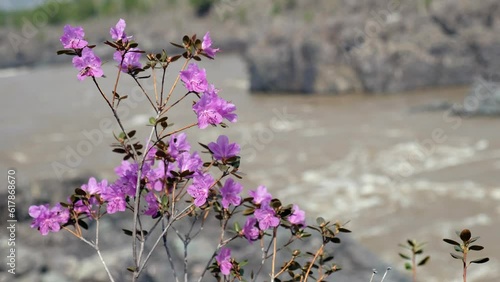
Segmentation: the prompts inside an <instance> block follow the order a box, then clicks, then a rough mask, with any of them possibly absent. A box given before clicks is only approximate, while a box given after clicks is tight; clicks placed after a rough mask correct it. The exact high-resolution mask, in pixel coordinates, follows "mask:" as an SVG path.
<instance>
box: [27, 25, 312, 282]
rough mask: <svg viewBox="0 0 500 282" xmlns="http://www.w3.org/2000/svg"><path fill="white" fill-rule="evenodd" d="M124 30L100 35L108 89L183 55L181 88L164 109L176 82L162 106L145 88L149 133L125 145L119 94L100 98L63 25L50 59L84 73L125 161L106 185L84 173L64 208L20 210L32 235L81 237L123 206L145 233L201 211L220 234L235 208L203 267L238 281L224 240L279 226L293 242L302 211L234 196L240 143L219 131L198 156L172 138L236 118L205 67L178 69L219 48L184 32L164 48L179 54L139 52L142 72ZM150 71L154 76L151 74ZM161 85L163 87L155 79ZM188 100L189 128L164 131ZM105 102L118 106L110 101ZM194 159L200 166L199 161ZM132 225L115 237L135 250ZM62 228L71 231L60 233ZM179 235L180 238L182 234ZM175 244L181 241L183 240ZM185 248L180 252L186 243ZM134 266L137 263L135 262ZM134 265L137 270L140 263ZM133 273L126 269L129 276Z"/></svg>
mask: <svg viewBox="0 0 500 282" xmlns="http://www.w3.org/2000/svg"><path fill="white" fill-rule="evenodd" d="M125 30H126V22H125V20H123V19H120V20H119V21H118V22H117V24H116V25H115V26H114V27H111V29H110V36H111V38H112V41H106V42H105V44H106V45H109V46H111V47H112V48H114V49H115V51H114V54H113V59H114V60H115V61H116V62H117V63H118V65H117V83H116V85H117V84H118V80H119V78H120V74H121V73H122V72H124V73H127V74H129V75H130V76H132V77H133V78H134V79H135V81H136V82H137V83H138V84H139V85H140V81H139V80H138V78H139V77H137V76H136V74H137V73H138V72H140V71H145V70H147V69H148V68H153V69H154V68H155V66H156V63H161V64H160V66H161V67H162V69H163V72H164V73H163V75H165V71H166V68H167V67H168V65H169V64H170V63H172V62H175V61H176V60H178V59H179V58H181V57H184V58H186V59H187V61H186V64H185V65H184V66H187V68H186V69H182V70H180V72H179V74H178V79H180V81H182V83H183V84H184V87H185V88H186V90H187V93H186V94H185V95H184V96H183V97H182V98H180V99H179V100H177V101H176V102H173V103H172V105H167V104H169V103H168V102H169V99H170V97H171V94H172V91H173V90H174V88H175V86H176V85H177V81H178V80H176V82H175V83H174V86H173V87H172V91H171V92H170V93H169V94H168V97H167V98H166V99H165V100H163V88H162V89H161V92H159V91H157V88H156V87H155V95H154V96H155V99H156V101H155V102H156V103H154V102H153V101H152V99H149V102H151V105H152V107H153V108H154V110H155V112H156V114H157V117H156V118H154V117H153V118H151V119H150V125H151V126H152V127H153V128H152V130H151V134H150V137H149V138H148V139H147V141H146V143H145V144H146V145H145V146H143V145H142V144H141V143H140V142H135V141H133V140H134V139H133V135H135V132H136V131H135V130H133V131H130V132H129V133H125V129H124V128H123V125H122V124H121V122H120V119H119V118H118V117H117V116H116V115H117V111H116V109H117V108H118V106H119V101H120V100H121V99H123V98H124V97H120V96H119V95H118V94H117V93H115V92H116V86H115V90H114V91H113V92H111V93H112V95H113V97H112V100H111V99H107V97H106V94H105V92H104V91H102V90H101V88H100V87H99V85H98V82H97V80H95V78H96V77H103V76H104V73H103V70H102V68H101V59H100V58H99V57H98V56H97V55H96V54H95V53H94V51H93V48H94V47H95V46H93V45H89V43H88V42H87V41H86V40H85V39H84V36H85V33H84V30H83V28H82V27H72V26H70V25H67V26H65V27H64V32H63V35H62V36H61V38H60V41H61V43H62V45H63V47H64V48H66V49H65V50H62V51H59V53H60V54H68V55H72V56H74V57H73V60H72V62H73V66H74V67H75V68H77V69H78V75H77V78H78V80H84V79H85V78H86V77H91V78H92V79H93V81H94V82H95V84H96V86H97V87H98V90H99V91H100V94H101V95H102V96H103V98H104V99H105V100H106V102H108V105H109V106H110V108H111V109H112V111H113V114H114V115H115V117H116V118H117V122H118V124H119V126H120V128H121V130H122V133H121V134H120V135H119V136H118V137H117V136H115V138H116V140H117V142H118V143H115V144H113V145H112V146H113V147H114V149H113V151H114V152H116V153H120V154H125V156H124V158H123V160H122V161H121V163H120V164H119V165H118V166H117V167H116V168H115V169H114V171H115V174H116V179H115V180H114V181H108V180H106V179H103V180H101V181H97V180H96V179H95V178H94V177H91V178H90V179H89V180H88V182H87V183H85V184H83V185H81V187H79V188H76V189H75V193H74V194H72V195H71V196H69V197H68V199H67V202H66V203H60V204H57V205H55V206H54V207H50V206H49V205H33V206H31V207H30V208H29V214H30V216H31V217H32V218H33V221H32V224H31V227H32V228H36V229H38V230H39V232H40V233H41V234H42V235H47V234H48V233H49V232H58V231H59V230H61V228H64V229H66V230H68V231H69V232H71V233H72V234H73V235H75V236H77V237H79V238H80V239H83V233H82V232H81V228H83V229H85V227H86V223H85V220H96V222H97V223H99V220H100V218H101V217H103V216H104V215H111V214H115V213H118V212H125V211H127V210H128V211H131V212H133V213H134V215H138V216H139V217H141V216H147V217H151V218H153V219H156V220H158V221H157V222H156V224H155V225H154V226H153V227H152V229H154V228H155V227H156V226H158V225H161V224H158V223H159V222H160V221H159V220H162V222H168V225H167V227H162V228H166V229H168V228H170V226H171V224H173V223H175V222H176V221H177V220H180V219H182V218H184V217H186V216H190V217H191V216H192V217H193V218H194V220H197V219H198V218H203V220H205V219H206V217H207V216H208V215H209V214H210V213H216V216H215V218H216V219H218V220H220V221H221V223H222V222H224V223H222V224H221V226H224V227H223V228H224V229H225V228H226V226H227V223H228V221H229V219H230V218H231V217H232V216H233V215H236V214H237V213H240V212H241V209H242V208H246V210H245V212H244V213H243V214H244V215H245V216H246V219H245V224H244V227H243V228H240V227H238V228H236V227H235V231H236V232H234V233H233V234H234V236H233V238H231V239H228V240H224V238H222V237H224V236H221V241H220V242H219V245H218V247H217V250H216V252H214V254H213V256H212V257H211V261H212V260H213V259H214V258H215V261H214V262H213V264H212V269H215V270H216V271H215V272H214V273H215V275H216V276H218V275H219V274H222V275H226V276H227V275H235V277H239V275H242V273H243V272H242V270H240V266H241V264H239V263H237V262H236V260H235V259H234V258H232V257H231V249H230V248H229V247H226V244H228V243H229V242H230V241H231V240H233V239H241V240H243V241H248V242H249V243H253V242H254V241H256V240H259V239H261V240H264V239H265V235H269V233H268V232H269V230H274V233H275V231H276V230H277V228H278V227H280V225H281V226H284V227H287V228H289V229H290V230H291V231H292V232H291V233H292V235H294V236H295V235H296V234H300V232H302V231H303V229H304V228H305V226H306V225H305V213H304V211H302V210H300V209H299V207H298V206H297V205H293V206H292V205H289V206H282V205H281V202H280V201H279V200H278V199H273V197H272V195H271V194H270V193H269V192H268V191H267V188H266V187H265V186H262V185H261V186H258V187H257V188H256V189H255V190H250V191H249V192H248V194H249V196H250V197H247V198H243V197H242V193H243V191H244V187H243V186H242V184H241V183H239V182H238V180H237V179H240V178H241V176H240V175H239V174H238V169H239V165H240V163H239V160H240V156H239V154H240V151H241V147H240V145H238V144H237V143H236V142H230V141H229V138H228V137H227V136H226V135H219V136H218V138H217V139H216V140H215V141H214V142H210V143H208V145H204V144H202V143H199V144H200V145H201V146H202V147H203V148H204V149H205V150H206V151H196V150H192V146H191V144H190V143H189V142H188V139H187V134H186V133H185V132H182V131H184V130H186V129H188V128H191V127H195V126H198V128H200V129H205V128H207V127H208V126H209V125H212V126H217V125H221V127H226V125H225V124H224V123H223V121H224V120H227V121H229V122H232V123H234V122H236V121H237V115H236V113H235V111H236V107H235V105H234V104H232V103H231V102H229V101H226V100H225V99H223V98H222V97H220V96H219V90H218V89H217V88H216V87H215V86H214V85H213V84H210V83H209V82H208V80H207V74H206V70H205V69H202V68H200V67H199V66H198V65H197V64H196V63H191V64H188V62H189V60H191V59H194V60H196V61H199V60H201V57H200V55H202V56H204V57H208V58H210V59H214V58H215V55H216V53H217V52H219V49H218V48H214V47H212V39H211V37H210V33H208V32H207V33H206V34H205V36H204V37H203V40H200V39H196V35H194V36H192V37H191V38H189V37H188V36H185V37H184V38H183V45H180V44H174V43H173V45H174V46H177V47H179V48H183V49H184V53H183V54H182V55H176V56H172V57H168V56H167V55H166V53H165V51H164V52H163V53H161V54H148V55H147V59H148V60H149V61H148V63H146V64H145V66H144V67H143V65H142V64H141V62H140V59H141V54H142V53H144V52H143V51H142V50H140V49H139V48H138V44H137V43H135V42H134V41H132V36H128V35H127V33H126V31H125ZM152 75H155V72H154V71H153V72H152ZM146 77H147V76H146ZM140 78H145V77H140ZM161 87H164V85H163V79H162V86H161ZM141 89H142V90H143V92H144V94H145V95H146V96H147V97H148V98H150V97H149V96H148V94H147V93H146V91H145V90H144V88H142V87H141ZM108 93H109V92H108ZM189 94H192V96H194V95H196V98H197V99H196V101H193V104H192V108H191V109H192V110H193V112H194V113H195V114H196V122H195V123H192V124H191V125H188V126H185V127H182V128H181V129H177V130H174V131H172V132H168V131H167V128H168V127H169V126H170V121H169V123H167V122H166V120H167V118H168V117H167V111H168V110H169V109H170V108H171V107H173V106H175V105H177V104H178V103H179V102H180V101H181V100H182V99H184V98H185V97H187V96H188V95H189ZM151 96H152V95H151ZM116 97H117V98H116ZM115 99H117V100H118V103H116V104H115V103H114V102H115ZM110 101H111V102H110ZM160 126H161V128H160ZM134 142H135V143H134ZM143 149H144V150H143ZM203 157H207V159H209V160H208V161H206V162H204V161H203ZM137 219H138V218H135V217H134V224H135V226H134V231H130V232H127V230H124V231H126V232H125V233H126V234H128V233H130V234H128V235H135V236H136V239H137V240H139V244H144V242H145V240H146V233H148V232H150V231H145V230H143V229H144V227H143V226H142V225H143V224H144V225H145V222H144V221H139V223H136V222H137V221H138V220H137ZM237 220H238V219H237ZM96 225H97V226H98V224H96ZM72 226H73V229H70V227H72ZM193 226H194V225H193ZM141 229H142V230H141ZM73 230H74V231H73ZM177 231H178V230H177V229H176V232H177ZM224 231H225V230H224ZM165 232H166V230H165ZM163 234H165V233H163ZM223 234H224V232H223ZM96 236H97V233H96ZM179 238H181V239H182V236H179ZM185 238H190V237H189V236H185ZM191 238H194V237H191ZM298 238H300V237H298ZM245 239H246V240H245ZM186 240H187V239H186ZM83 241H84V242H86V243H87V244H89V245H91V246H92V247H94V249H96V250H97V249H98V248H97V241H98V240H97V239H96V240H95V243H94V242H91V240H86V239H83ZM159 241H160V240H158V241H157V242H159ZM185 243H186V246H187V243H188V241H186V242H185ZM93 244H95V245H93ZM142 247H143V246H142ZM134 248H135V246H134ZM153 249H154V247H153ZM137 253H140V254H141V255H142V250H141V251H140V252H134V255H135V254H137ZM148 257H149V256H148ZM134 261H137V262H140V261H144V260H143V258H142V259H141V258H140V257H139V258H137V259H135V260H134ZM146 261H147V259H146ZM103 263H104V262H103ZM140 268H141V269H142V266H141V267H140ZM137 269H138V265H136V268H135V270H134V271H138V270H137ZM108 274H109V272H108ZM138 274H139V273H134V275H136V277H138ZM110 275H111V274H110ZM111 280H113V279H111Z"/></svg>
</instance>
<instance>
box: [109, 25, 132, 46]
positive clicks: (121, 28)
mask: <svg viewBox="0 0 500 282" xmlns="http://www.w3.org/2000/svg"><path fill="white" fill-rule="evenodd" d="M126 27H127V24H126V23H125V20H124V19H120V20H118V22H117V23H116V25H115V27H112V28H111V29H110V30H109V33H110V34H111V38H113V40H115V41H118V40H122V41H123V43H126V42H128V41H129V39H131V38H132V36H129V37H127V34H126V33H125V28H126Z"/></svg>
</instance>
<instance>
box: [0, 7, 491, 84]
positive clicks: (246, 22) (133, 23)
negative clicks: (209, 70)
mask: <svg viewBox="0 0 500 282" xmlns="http://www.w3.org/2000/svg"><path fill="white" fill-rule="evenodd" d="M499 11H500V5H498V2H497V1H495V0H484V1H479V2H471V1H467V0H433V1H431V2H430V5H429V6H425V5H424V1H408V0H390V1H389V0H374V1H370V2H369V3H366V2H365V1H352V0H335V1H331V0H321V1H316V2H315V4H314V5H311V3H310V1H307V0H296V1H276V2H273V3H270V2H269V1H264V0H256V1H252V3H247V2H245V1H238V0H234V1H229V0H227V1H220V2H216V4H214V6H213V7H212V9H211V11H210V12H209V14H208V16H206V17H204V18H198V17H195V16H194V14H193V12H192V10H191V9H190V8H189V7H187V6H186V4H181V3H178V4H176V5H173V6H172V7H171V8H169V9H166V10H165V11H156V12H154V13H153V14H148V15H130V16H128V17H127V20H128V23H129V26H128V28H129V30H130V34H135V35H137V36H136V39H137V40H138V41H139V42H141V43H142V44H141V47H142V48H143V49H145V50H154V51H159V50H161V49H162V48H167V50H169V49H168V48H170V44H169V43H168V42H170V41H173V40H175V39H177V38H178V39H177V41H179V40H180V38H181V37H182V35H184V34H185V33H188V34H191V33H192V32H197V33H198V34H203V33H204V32H206V30H211V31H212V36H213V38H214V40H215V42H216V45H217V46H220V47H221V49H222V50H223V51H224V52H232V51H235V52H238V53H239V54H243V55H244V56H245V58H246V62H247V66H248V69H249V74H250V89H251V90H252V91H259V92H260V91H264V92H299V93H349V92H361V91H362V92H377V93H378V92H384V93H385V92H400V91H407V90H412V89H418V88H424V87H436V86H449V85H468V84H470V83H472V82H473V79H474V78H475V77H476V76H478V75H483V76H485V75H486V76H490V75H491V74H495V73H498V72H499V71H500V59H499V58H500V51H499V50H500V39H499V37H498V36H497V35H498V34H499V32H500V20H499V19H500V16H499V15H500V12H499ZM40 13H44V11H40ZM36 19H37V18H36V13H35V14H34V15H33V18H32V19H27V20H26V23H25V25H24V26H23V29H21V30H8V29H2V30H0V36H2V38H7V39H8V40H3V41H2V42H0V56H2V58H3V60H2V62H1V67H12V66H18V65H20V64H31V65H37V64H42V63H48V62H57V61H58V60H60V58H58V57H57V56H55V55H54V53H55V50H57V49H59V47H60V46H59V43H58V37H59V36H60V33H61V29H62V27H61V26H59V27H48V26H43V25H40V24H39V25H37V22H36ZM116 20H117V19H114V18H113V19H110V18H108V19H99V20H92V21H88V22H85V23H81V24H83V25H84V26H85V28H86V31H87V37H88V39H89V41H90V42H99V41H104V40H106V38H108V34H107V32H108V30H109V27H110V26H111V25H113V24H114V23H115V22H116ZM111 52H112V50H110V49H103V50H99V51H98V53H100V54H101V55H103V56H105V57H108V58H109V55H110V54H111Z"/></svg>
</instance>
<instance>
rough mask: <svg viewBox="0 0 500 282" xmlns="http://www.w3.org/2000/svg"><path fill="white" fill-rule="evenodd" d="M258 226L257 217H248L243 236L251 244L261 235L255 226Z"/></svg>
mask: <svg viewBox="0 0 500 282" xmlns="http://www.w3.org/2000/svg"><path fill="white" fill-rule="evenodd" d="M256 224H257V219H256V218H255V217H253V216H252V217H247V221H246V222H245V226H244V227H243V235H244V236H245V238H247V240H248V242H249V243H252V242H253V241H255V240H257V239H258V238H259V235H260V230H259V228H257V226H255V225H256Z"/></svg>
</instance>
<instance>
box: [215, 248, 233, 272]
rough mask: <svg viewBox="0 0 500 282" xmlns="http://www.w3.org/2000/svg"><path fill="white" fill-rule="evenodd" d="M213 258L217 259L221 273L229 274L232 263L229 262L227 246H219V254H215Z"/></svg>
mask: <svg viewBox="0 0 500 282" xmlns="http://www.w3.org/2000/svg"><path fill="white" fill-rule="evenodd" d="M215 260H217V263H218V264H219V268H220V272H221V273H222V274H224V275H229V273H231V268H233V264H232V263H231V250H230V249H229V248H225V247H222V248H220V251H219V254H217V256H216V257H215Z"/></svg>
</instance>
